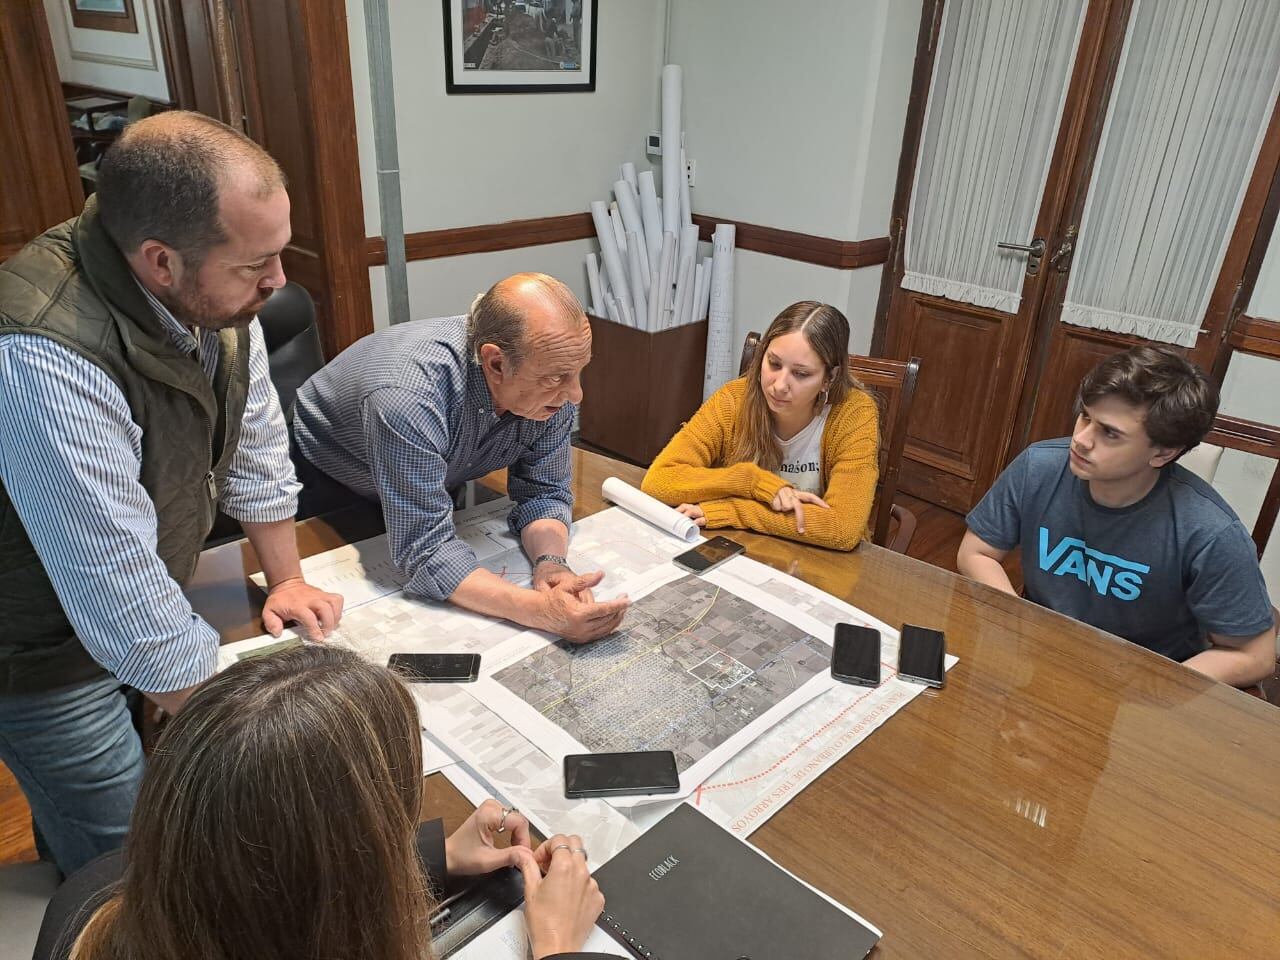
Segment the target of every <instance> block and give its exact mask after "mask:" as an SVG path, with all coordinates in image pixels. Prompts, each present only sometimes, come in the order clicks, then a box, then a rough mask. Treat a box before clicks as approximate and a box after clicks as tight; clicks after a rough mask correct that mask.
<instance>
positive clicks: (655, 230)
mask: <svg viewBox="0 0 1280 960" xmlns="http://www.w3.org/2000/svg"><path fill="white" fill-rule="evenodd" d="M639 179H640V218H641V219H642V220H643V221H644V242H645V245H646V246H647V247H648V250H649V272H650V273H657V272H658V265H659V264H660V263H661V261H662V210H661V208H659V206H658V192H657V190H656V189H654V186H653V171H652V170H645V171H643V172H642V173H641V174H640V178H639Z"/></svg>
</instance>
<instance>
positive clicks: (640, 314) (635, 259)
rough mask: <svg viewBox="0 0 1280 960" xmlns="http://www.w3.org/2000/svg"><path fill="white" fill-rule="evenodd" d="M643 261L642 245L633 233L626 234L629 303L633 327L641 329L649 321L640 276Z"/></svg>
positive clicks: (642, 278)
mask: <svg viewBox="0 0 1280 960" xmlns="http://www.w3.org/2000/svg"><path fill="white" fill-rule="evenodd" d="M644 261H645V254H644V249H643V244H642V243H641V242H640V238H639V237H637V236H636V235H635V234H634V233H628V234H627V266H628V267H630V269H631V276H630V280H631V303H632V315H633V316H634V318H635V325H636V326H637V327H641V328H643V327H644V325H645V324H646V323H647V322H648V320H649V304H648V303H647V302H646V298H645V294H644V291H645V287H647V286H648V284H646V283H645V282H644V277H643V276H641V275H640V274H641V266H640V265H641V264H642V263H644Z"/></svg>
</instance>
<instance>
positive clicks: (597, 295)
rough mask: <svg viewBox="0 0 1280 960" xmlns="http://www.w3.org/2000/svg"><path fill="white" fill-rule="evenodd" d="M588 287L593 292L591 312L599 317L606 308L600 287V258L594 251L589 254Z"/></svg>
mask: <svg viewBox="0 0 1280 960" xmlns="http://www.w3.org/2000/svg"><path fill="white" fill-rule="evenodd" d="M587 288H588V289H589V290H590V292H591V312H592V313H593V314H594V315H595V316H597V317H598V316H600V312H601V311H602V310H604V295H603V293H602V291H601V289H600V260H599V258H597V257H596V255H595V254H594V253H588V254H587Z"/></svg>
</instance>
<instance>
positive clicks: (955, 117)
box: [902, 0, 1280, 313]
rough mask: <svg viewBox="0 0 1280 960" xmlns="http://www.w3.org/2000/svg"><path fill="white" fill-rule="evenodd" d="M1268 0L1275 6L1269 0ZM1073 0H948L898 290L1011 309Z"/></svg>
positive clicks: (1056, 103)
mask: <svg viewBox="0 0 1280 960" xmlns="http://www.w3.org/2000/svg"><path fill="white" fill-rule="evenodd" d="M1277 5H1278V6H1280V0H1278V2H1277ZM1084 6H1085V4H1084V0H948V2H947V4H946V6H945V7H944V12H943V24H942V31H941V36H940V37H939V40H938V53H937V57H936V59H935V62H934V70H933V79H932V82H931V85H930V90H929V100H928V106H927V107H926V109H925V120H924V128H923V131H922V135H921V140H920V156H919V160H918V162H917V165H916V175H915V183H914V185H913V187H912V194H911V197H912V199H911V215H910V217H909V218H908V222H907V239H906V248H905V251H904V256H905V264H904V266H905V270H904V276H903V278H902V286H903V287H905V288H907V289H908V290H918V291H920V292H921V293H928V294H933V295H935V296H941V297H947V298H948V299H951V300H959V301H962V302H964V303H972V304H976V305H978V306H983V307H991V308H994V309H997V310H1005V311H1008V312H1010V313H1015V312H1017V310H1018V306H1019V304H1020V303H1021V300H1022V281H1023V277H1024V274H1025V272H1026V265H1027V261H1026V255H1025V254H1020V253H1016V252H1009V251H1004V250H998V249H997V248H996V242H997V241H1000V240H1008V241H1011V242H1014V243H1024V244H1025V243H1029V242H1030V241H1031V236H1032V233H1031V232H1032V230H1033V229H1034V227H1035V221H1036V213H1037V212H1038V211H1039V209H1040V196H1041V194H1042V193H1043V192H1044V184H1045V179H1046V177H1047V176H1048V172H1049V160H1050V156H1051V154H1052V153H1053V145H1054V141H1055V139H1056V138H1057V135H1058V123H1059V120H1060V118H1061V115H1062V105H1063V102H1064V101H1065V99H1066V94H1067V84H1068V80H1069V78H1070V75H1071V66H1072V64H1073V62H1074V61H1075V52H1076V46H1077V44H1078V43H1079V38H1080V27H1081V25H1082V24H1083V22H1084Z"/></svg>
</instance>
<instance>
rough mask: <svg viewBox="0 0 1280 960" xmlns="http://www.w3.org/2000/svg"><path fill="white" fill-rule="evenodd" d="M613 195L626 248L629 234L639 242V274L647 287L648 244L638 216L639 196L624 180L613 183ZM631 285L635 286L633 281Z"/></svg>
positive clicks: (642, 288) (629, 245) (641, 220)
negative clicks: (616, 202)
mask: <svg viewBox="0 0 1280 960" xmlns="http://www.w3.org/2000/svg"><path fill="white" fill-rule="evenodd" d="M613 195H614V196H615V197H617V198H618V212H619V213H620V214H622V226H623V229H624V230H625V231H626V234H627V237H626V240H627V249H628V250H629V249H630V248H631V234H635V235H636V238H637V240H638V241H639V243H640V253H641V257H640V265H641V276H640V278H641V279H642V280H643V281H644V286H643V287H641V290H642V291H643V290H648V289H649V245H648V242H647V240H646V237H645V233H644V218H643V217H642V216H640V198H639V197H638V196H636V192H635V190H633V189H632V188H631V185H630V184H629V183H627V181H625V180H618V181H617V182H615V183H614V185H613ZM632 286H635V284H634V283H633V284H632Z"/></svg>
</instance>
